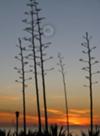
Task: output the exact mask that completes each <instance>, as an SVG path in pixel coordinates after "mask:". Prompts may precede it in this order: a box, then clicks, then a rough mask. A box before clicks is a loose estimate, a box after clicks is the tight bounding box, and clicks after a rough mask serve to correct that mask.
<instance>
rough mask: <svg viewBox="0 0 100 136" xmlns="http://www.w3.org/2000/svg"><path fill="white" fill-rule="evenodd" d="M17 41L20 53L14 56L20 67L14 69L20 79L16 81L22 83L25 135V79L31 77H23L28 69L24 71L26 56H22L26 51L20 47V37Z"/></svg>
mask: <svg viewBox="0 0 100 136" xmlns="http://www.w3.org/2000/svg"><path fill="white" fill-rule="evenodd" d="M18 41H19V45H17V47H18V48H19V50H20V53H19V54H18V56H15V59H17V60H18V61H20V63H21V68H17V67H15V68H14V69H15V70H17V73H18V74H19V75H20V76H19V79H20V80H16V82H18V83H21V84H22V93H23V129H24V135H26V102H25V87H26V84H25V81H26V80H31V78H28V79H26V78H25V73H26V72H28V71H25V66H26V65H27V64H28V62H27V61H25V58H26V56H24V51H26V49H25V47H22V43H21V39H20V38H19V39H18Z"/></svg>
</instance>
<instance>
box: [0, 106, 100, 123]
mask: <svg viewBox="0 0 100 136" xmlns="http://www.w3.org/2000/svg"><path fill="white" fill-rule="evenodd" d="M48 115H49V116H48V122H49V124H59V125H66V115H65V114H64V113H63V112H62V111H60V110H54V109H48ZM26 120H27V125H36V124H37V122H38V117H37V116H32V115H26ZM41 120H42V124H43V125H44V116H42V117H41ZM89 120H90V119H89V115H88V110H82V111H80V110H79V111H78V110H76V109H75V110H72V109H71V110H70V111H69V124H70V125H89ZM15 121H16V116H15V113H11V112H0V125H14V124H15ZM22 122H23V115H22V114H20V116H19V124H20V125H22ZM94 123H95V124H99V123H100V120H99V118H98V116H96V115H95V116H94Z"/></svg>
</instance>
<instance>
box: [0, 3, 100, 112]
mask: <svg viewBox="0 0 100 136" xmlns="http://www.w3.org/2000/svg"><path fill="white" fill-rule="evenodd" d="M27 1H28V0H21V1H20V0H9V1H6V0H1V2H0V62H1V64H0V75H1V76H0V95H1V96H6V95H7V96H9V95H13V96H16V95H20V92H19V91H18V89H19V87H18V85H16V84H15V82H14V80H15V79H16V78H17V74H16V72H15V71H14V70H13V67H14V66H15V65H16V61H15V60H14V56H15V55H16V54H17V49H16V47H15V45H16V44H17V39H18V37H24V36H25V33H24V32H23V28H24V25H23V23H22V22H21V20H22V19H23V18H24V11H26V9H27V7H26V5H25V4H26V3H27ZM39 2H40V7H41V8H42V9H43V11H42V14H41V15H43V16H45V17H46V20H45V21H44V26H49V27H50V28H51V30H52V31H53V35H52V36H50V37H46V41H51V42H52V46H51V47H50V48H49V51H48V55H51V56H53V57H54V59H53V60H52V63H51V62H50V63H49V62H48V63H47V67H51V66H52V65H54V67H55V70H54V71H52V72H50V73H48V76H47V77H46V79H47V90H48V91H47V97H48V100H49V99H50V100H51V99H52V98H53V96H52V93H54V94H55V96H58V97H59V96H62V98H61V101H62V100H63V92H62V91H61V90H62V84H61V81H62V80H61V76H60V73H59V72H58V71H57V70H58V68H57V66H56V63H57V53H58V52H61V53H62V55H63V56H64V62H65V64H66V67H65V69H66V79H67V81H68V91H69V96H70V100H69V102H70V104H69V105H70V107H71V108H75V107H77V108H82V107H84V108H87V105H86V103H84V104H83V101H84V99H86V102H88V96H87V92H88V88H83V84H85V83H86V80H85V78H84V75H85V73H84V72H82V71H81V67H82V66H83V65H84V64H81V63H80V62H79V61H78V60H79V58H82V57H83V54H82V53H81V50H82V47H81V42H83V39H82V35H84V34H85V32H86V31H87V32H89V34H90V35H92V36H93V39H92V40H91V45H93V46H97V49H96V50H95V51H94V53H93V55H94V56H95V57H96V58H97V60H100V1H99V0H41V1H40V0H39ZM96 68H97V69H100V64H99V65H98V66H97V67H96ZM96 79H97V80H99V81H100V76H99V75H97V78H96ZM55 81H56V82H55ZM58 84H59V86H58ZM94 89H95V93H94V97H95V98H96V99H95V105H97V107H99V103H98V99H99V97H100V92H99V90H100V83H99V84H98V85H96V86H95V88H94ZM28 90H29V89H28ZM54 90H55V91H54ZM27 93H28V92H27ZM31 93H32V89H31ZM58 94H59V95H58ZM81 94H82V97H81V96H80V95H81ZM34 95H35V91H34ZM81 100H83V101H81ZM58 101H60V100H58ZM78 101H80V104H79V103H78ZM75 102H76V104H75ZM4 103H5V102H4V101H2V102H1V104H0V105H2V104H4ZM62 103H63V102H60V104H62ZM4 105H6V106H7V104H4ZM48 105H49V106H51V107H52V102H51V103H50V102H48ZM58 105H59V103H58ZM0 107H1V106H0ZM8 107H9V106H8ZM58 107H59V106H58ZM0 110H1V111H2V108H1V109H0ZM13 110H14V109H13ZM98 113H100V111H98Z"/></svg>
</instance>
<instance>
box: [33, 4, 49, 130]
mask: <svg viewBox="0 0 100 136" xmlns="http://www.w3.org/2000/svg"><path fill="white" fill-rule="evenodd" d="M35 11H36V16H37V28H38V29H37V31H38V35H39V46H40V63H41V74H42V87H43V100H44V115H45V130H46V131H47V132H48V115H47V102H46V89H45V73H44V60H43V43H42V33H41V26H40V21H41V20H42V19H41V18H40V17H39V9H38V8H37V4H36V5H35Z"/></svg>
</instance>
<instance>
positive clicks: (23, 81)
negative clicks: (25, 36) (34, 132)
mask: <svg viewBox="0 0 100 136" xmlns="http://www.w3.org/2000/svg"><path fill="white" fill-rule="evenodd" d="M19 46H20V55H21V63H22V92H23V120H24V123H23V128H24V134H25V136H26V102H25V71H24V57H23V49H22V45H21V40H20V39H19Z"/></svg>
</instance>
